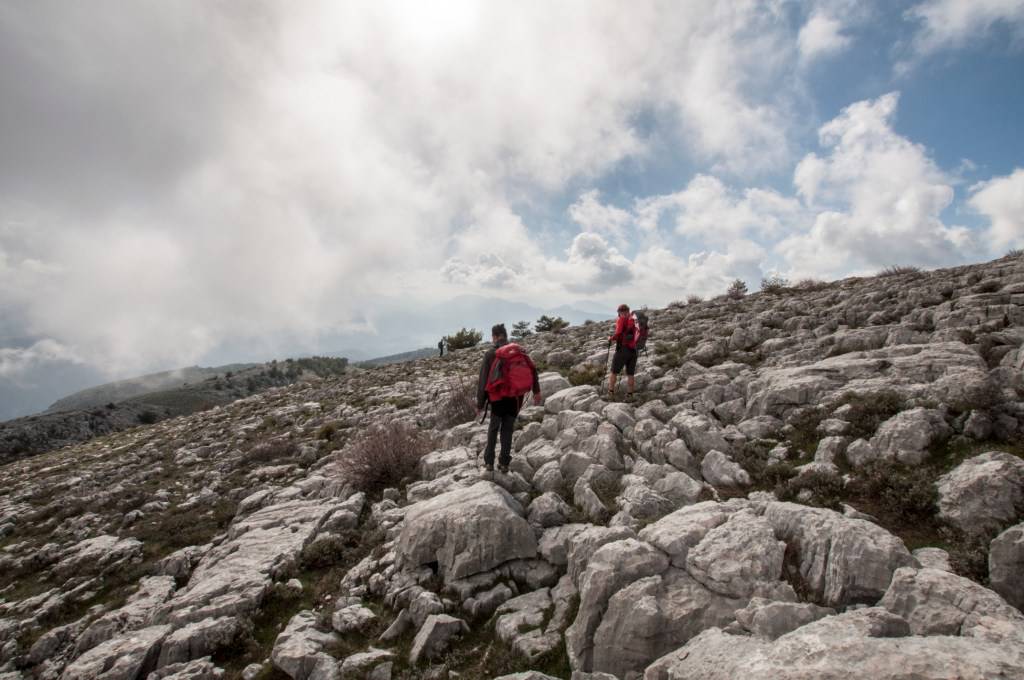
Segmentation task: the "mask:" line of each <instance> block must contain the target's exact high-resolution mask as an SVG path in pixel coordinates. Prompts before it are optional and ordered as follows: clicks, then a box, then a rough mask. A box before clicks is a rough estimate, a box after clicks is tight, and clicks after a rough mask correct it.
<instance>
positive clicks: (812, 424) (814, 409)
mask: <svg viewBox="0 0 1024 680" xmlns="http://www.w3.org/2000/svg"><path fill="white" fill-rule="evenodd" d="M824 419H825V410H824V409H822V408H821V407H819V406H807V407H805V408H802V409H798V410H797V411H795V412H794V413H793V414H792V415H790V417H789V424H790V426H791V429H790V431H789V441H790V443H792V444H793V446H794V448H796V449H797V450H798V451H800V452H801V454H803V455H804V456H813V455H814V453H815V451H817V449H818V442H819V441H820V439H821V437H820V436H819V435H818V425H820V424H821V421H822V420H824Z"/></svg>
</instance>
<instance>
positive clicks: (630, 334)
mask: <svg viewBox="0 0 1024 680" xmlns="http://www.w3.org/2000/svg"><path fill="white" fill-rule="evenodd" d="M638 340H640V332H639V329H638V328H637V325H636V319H635V317H634V316H633V315H632V314H630V315H629V316H627V317H626V322H625V323H624V324H623V325H622V346H623V347H628V348H629V349H636V343H637V341H638Z"/></svg>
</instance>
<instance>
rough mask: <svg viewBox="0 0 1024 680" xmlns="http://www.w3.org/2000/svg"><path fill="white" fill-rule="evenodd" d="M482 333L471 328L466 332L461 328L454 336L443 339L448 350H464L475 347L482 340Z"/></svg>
mask: <svg viewBox="0 0 1024 680" xmlns="http://www.w3.org/2000/svg"><path fill="white" fill-rule="evenodd" d="M483 337H484V336H483V333H481V332H480V331H478V330H476V329H475V328H471V329H469V330H466V329H465V327H463V329H462V330H460V331H459V332H458V333H456V334H455V335H449V336H446V337H445V342H447V343H448V349H450V350H452V349H466V348H467V347H476V346H477V344H478V343H479V342H480V341H481V340H482V339H483Z"/></svg>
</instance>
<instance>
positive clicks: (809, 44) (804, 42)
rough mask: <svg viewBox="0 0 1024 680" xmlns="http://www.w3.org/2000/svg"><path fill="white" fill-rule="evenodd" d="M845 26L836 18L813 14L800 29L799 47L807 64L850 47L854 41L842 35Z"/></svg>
mask: <svg viewBox="0 0 1024 680" xmlns="http://www.w3.org/2000/svg"><path fill="white" fill-rule="evenodd" d="M842 28H843V24H842V22H840V21H839V20H838V19H836V18H835V17H831V16H829V15H827V14H824V13H821V12H815V13H813V14H812V15H811V16H810V18H808V19H807V23H805V24H804V25H803V27H802V28H801V29H800V33H799V35H798V36H797V46H798V47H799V48H800V58H801V59H802V60H803V61H805V62H810V61H813V60H814V59H817V58H820V57H827V56H831V55H834V54H838V53H840V52H842V51H843V50H845V49H846V48H847V47H849V46H850V43H851V42H852V40H851V39H850V37H849V36H847V35H843V33H842Z"/></svg>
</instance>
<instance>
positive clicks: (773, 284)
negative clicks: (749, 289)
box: [761, 276, 789, 295]
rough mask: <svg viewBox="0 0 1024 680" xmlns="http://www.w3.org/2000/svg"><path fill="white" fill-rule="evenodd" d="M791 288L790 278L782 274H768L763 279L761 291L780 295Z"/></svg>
mask: <svg viewBox="0 0 1024 680" xmlns="http://www.w3.org/2000/svg"><path fill="white" fill-rule="evenodd" d="M787 290H789V280H788V279H785V278H783V277H781V276H768V277H766V278H763V279H761V292H762V293H766V294H768V295H780V294H782V293H785V292H786V291H787Z"/></svg>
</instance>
